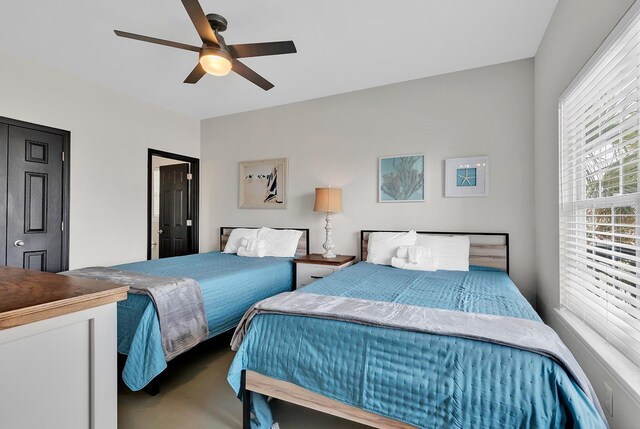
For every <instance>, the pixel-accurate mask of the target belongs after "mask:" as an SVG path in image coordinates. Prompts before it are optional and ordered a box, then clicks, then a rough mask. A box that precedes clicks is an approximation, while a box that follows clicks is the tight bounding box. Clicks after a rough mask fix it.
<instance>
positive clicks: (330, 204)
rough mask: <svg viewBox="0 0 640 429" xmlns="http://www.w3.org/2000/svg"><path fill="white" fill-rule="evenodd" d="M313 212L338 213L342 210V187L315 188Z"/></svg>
mask: <svg viewBox="0 0 640 429" xmlns="http://www.w3.org/2000/svg"><path fill="white" fill-rule="evenodd" d="M313 211H314V212H327V213H338V212H341V211H342V189H339V188H316V204H315V205H314V206H313Z"/></svg>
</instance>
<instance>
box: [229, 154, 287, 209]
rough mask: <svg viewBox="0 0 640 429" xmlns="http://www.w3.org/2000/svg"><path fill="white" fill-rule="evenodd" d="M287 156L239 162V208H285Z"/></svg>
mask: <svg viewBox="0 0 640 429" xmlns="http://www.w3.org/2000/svg"><path fill="white" fill-rule="evenodd" d="M288 170H289V161H288V159H287V158H279V159H267V160H261V161H245V162H241V163H240V185H239V190H240V195H239V207H240V208H241V209H285V208H287V175H288Z"/></svg>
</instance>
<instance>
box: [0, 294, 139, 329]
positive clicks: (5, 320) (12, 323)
mask: <svg viewBox="0 0 640 429" xmlns="http://www.w3.org/2000/svg"><path fill="white" fill-rule="evenodd" d="M127 290H129V287H128V286H123V287H122V288H119V289H114V290H113V291H112V292H109V293H106V292H104V293H103V294H104V296H99V295H103V294H94V295H92V296H90V297H87V298H83V299H77V300H75V301H77V302H69V301H66V302H64V303H54V304H49V305H43V306H38V307H31V308H27V309H22V310H16V311H14V312H9V313H3V314H0V331H1V330H3V329H8V328H13V327H16V326H22V325H26V324H29V323H33V322H38V321H40V320H46V319H51V318H53V317H57V316H63V315H65V314H69V313H75V312H77V311H82V310H86V309H88V308H94V307H99V306H101V305H106V304H111V303H113V302H118V301H123V300H125V299H127Z"/></svg>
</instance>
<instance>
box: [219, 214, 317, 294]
mask: <svg viewBox="0 0 640 429" xmlns="http://www.w3.org/2000/svg"><path fill="white" fill-rule="evenodd" d="M237 228H247V229H260V227H255V226H222V227H220V251H221V252H222V251H223V250H224V246H225V245H226V244H227V241H228V240H229V235H230V234H231V231H233V230H234V229H237ZM271 229H279V230H283V229H293V230H295V231H302V236H301V237H300V240H299V241H298V248H297V249H296V255H295V257H296V258H299V257H301V256H305V255H308V254H309V228H271ZM293 282H294V284H295V276H294V280H293Z"/></svg>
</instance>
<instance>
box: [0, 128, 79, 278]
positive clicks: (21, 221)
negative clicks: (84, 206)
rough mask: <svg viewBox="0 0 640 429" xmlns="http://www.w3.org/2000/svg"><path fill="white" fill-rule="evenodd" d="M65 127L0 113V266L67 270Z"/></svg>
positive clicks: (67, 147) (67, 148) (67, 138)
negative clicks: (4, 115) (50, 125)
mask: <svg viewBox="0 0 640 429" xmlns="http://www.w3.org/2000/svg"><path fill="white" fill-rule="evenodd" d="M70 140H71V134H70V133H69V131H64V130H59V129H56V128H50V127H45V126H42V125H36V124H31V123H28V122H23V121H18V120H15V119H9V118H4V117H0V265H7V266H11V267H17V268H26V269H31V270H37V271H48V272H52V273H57V272H59V271H64V270H67V269H69V151H70Z"/></svg>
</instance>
